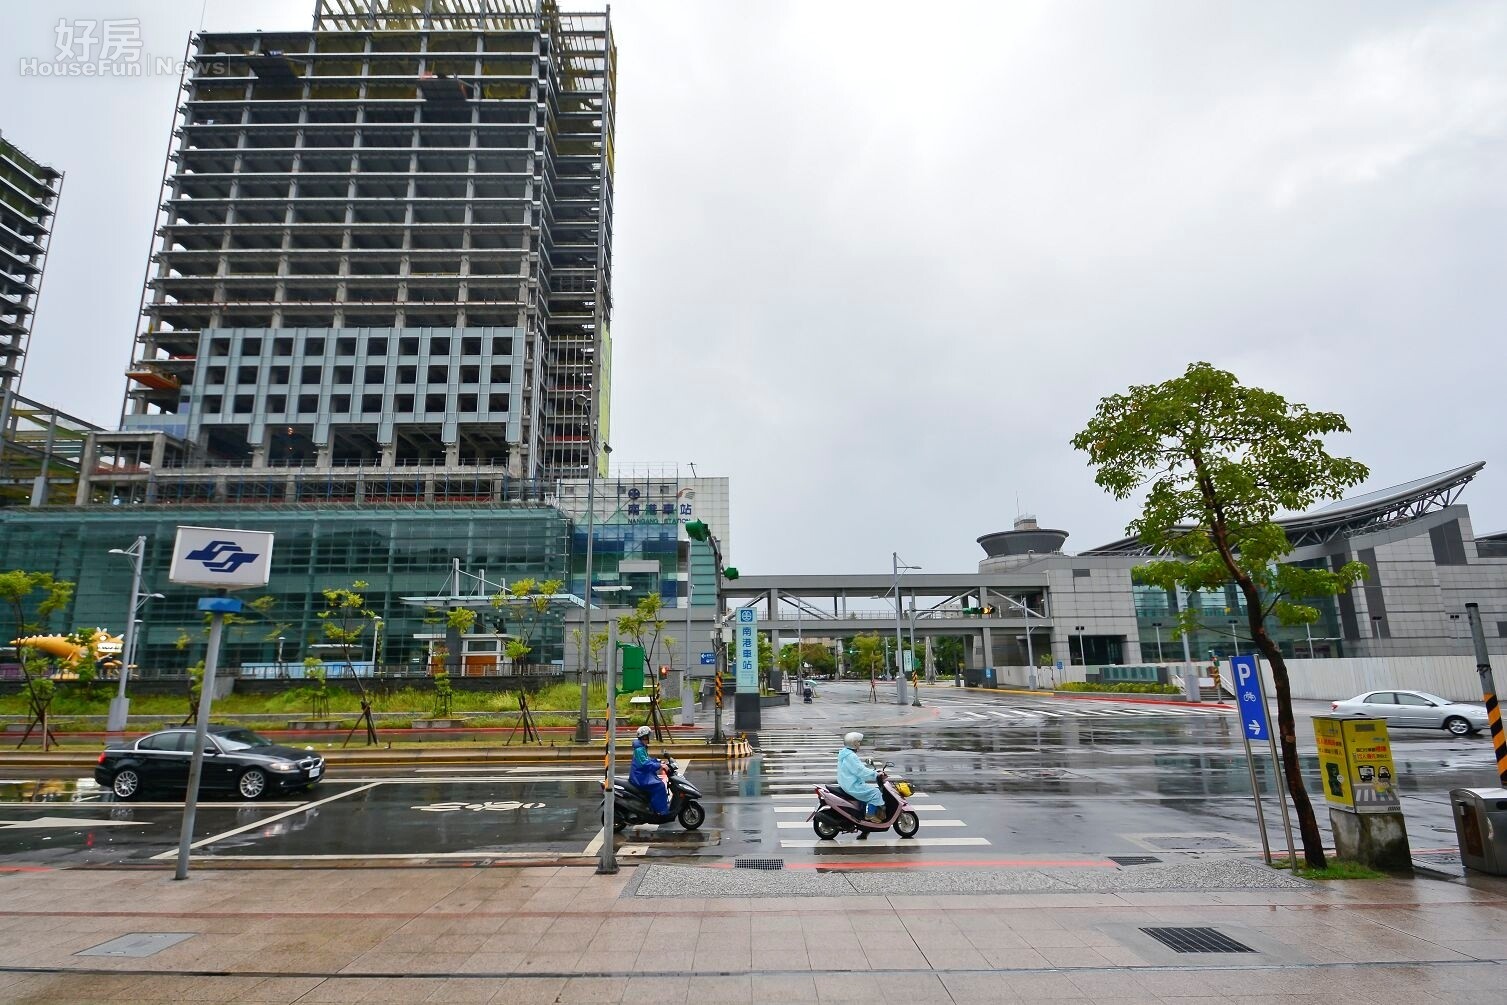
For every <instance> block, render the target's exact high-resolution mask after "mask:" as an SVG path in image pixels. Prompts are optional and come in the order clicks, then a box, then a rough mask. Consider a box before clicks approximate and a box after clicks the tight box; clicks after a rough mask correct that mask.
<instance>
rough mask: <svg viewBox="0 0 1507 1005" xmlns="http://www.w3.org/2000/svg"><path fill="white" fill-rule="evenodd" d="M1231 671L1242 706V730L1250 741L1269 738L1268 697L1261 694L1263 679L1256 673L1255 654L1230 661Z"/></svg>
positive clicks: (1237, 696)
mask: <svg viewBox="0 0 1507 1005" xmlns="http://www.w3.org/2000/svg"><path fill="white" fill-rule="evenodd" d="M1230 670H1231V671H1232V672H1233V673H1234V674H1235V697H1236V698H1237V699H1238V701H1239V704H1240V728H1241V729H1243V730H1245V737H1246V739H1248V740H1264V739H1266V738H1267V735H1268V732H1267V723H1266V696H1265V695H1264V694H1262V693H1261V678H1260V677H1259V676H1258V675H1257V673H1256V657H1255V655H1254V654H1248V655H1245V656H1236V657H1233V658H1232V659H1231V660H1230Z"/></svg>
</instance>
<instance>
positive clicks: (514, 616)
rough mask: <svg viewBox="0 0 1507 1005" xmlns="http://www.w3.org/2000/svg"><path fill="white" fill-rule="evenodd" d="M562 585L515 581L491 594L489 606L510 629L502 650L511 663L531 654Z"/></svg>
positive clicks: (525, 659)
mask: <svg viewBox="0 0 1507 1005" xmlns="http://www.w3.org/2000/svg"><path fill="white" fill-rule="evenodd" d="M564 586H565V583H564V581H563V580H559V579H547V580H545V581H544V582H542V583H541V582H539V581H538V580H536V579H515V580H514V581H513V582H512V584H511V585H509V586H506V587H504V588H503V589H501V590H499V591H498V592H497V593H496V594H494V595H493V597H492V606H493V607H494V608H495V609H497V610H498V611H506V612H507V625H506V627H507V628H509V629H511V630H512V631H511V637H510V638H509V639H508V640H507V641H506V642H505V643H503V647H502V651H503V652H504V653H505V654H506V655H507V658H508V659H509V660H510V661H511V662H513V663H515V664H518V663H526V662H527V660H528V656H529V654H530V653H532V652H533V651H534V639H535V637H536V636H537V635H538V632H539V625H540V623H541V622H542V621H543V620H544V616H545V615H546V614H548V613H549V609H550V605H551V604H552V603H553V602H554V598H555V595H556V594H557V593H559V592H560V590H561V589H562V588H563V587H564ZM655 599H658V598H655ZM500 631H501V629H499V632H500Z"/></svg>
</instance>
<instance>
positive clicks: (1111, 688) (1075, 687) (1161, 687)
mask: <svg viewBox="0 0 1507 1005" xmlns="http://www.w3.org/2000/svg"><path fill="white" fill-rule="evenodd" d="M1057 690H1059V691H1091V692H1094V693H1096V694H1182V693H1183V689H1182V688H1180V687H1177V686H1176V685H1174V684H1093V683H1089V682H1086V681H1068V682H1067V683H1065V684H1059V685H1057Z"/></svg>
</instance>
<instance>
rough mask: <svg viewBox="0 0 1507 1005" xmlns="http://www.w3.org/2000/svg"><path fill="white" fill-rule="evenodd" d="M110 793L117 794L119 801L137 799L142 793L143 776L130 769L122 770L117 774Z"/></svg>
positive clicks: (111, 784)
mask: <svg viewBox="0 0 1507 1005" xmlns="http://www.w3.org/2000/svg"><path fill="white" fill-rule="evenodd" d="M110 791H111V792H114V793H115V798H117V799H135V798H136V796H137V795H139V794H140V792H141V776H140V775H138V774H137V773H136V772H134V771H132V770H131V769H130V768H122V769H121V770H119V771H117V772H116V773H115V780H114V781H112V782H111V783H110Z"/></svg>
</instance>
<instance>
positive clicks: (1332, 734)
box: [1313, 715, 1402, 813]
mask: <svg viewBox="0 0 1507 1005" xmlns="http://www.w3.org/2000/svg"><path fill="white" fill-rule="evenodd" d="M1313 732H1314V736H1315V737H1316V738H1317V740H1318V747H1319V771H1320V772H1321V773H1322V775H1323V785H1324V798H1325V799H1327V800H1328V801H1329V805H1330V806H1337V807H1342V808H1344V809H1347V810H1353V811H1354V812H1356V813H1387V812H1397V811H1399V810H1401V809H1402V804H1401V802H1400V801H1399V800H1398V798H1397V769H1396V767H1395V766H1394V765H1393V764H1392V743H1391V741H1390V740H1389V739H1388V738H1387V724H1386V721H1385V720H1383V719H1340V718H1336V717H1334V716H1328V715H1316V716H1314V717H1313Z"/></svg>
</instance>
